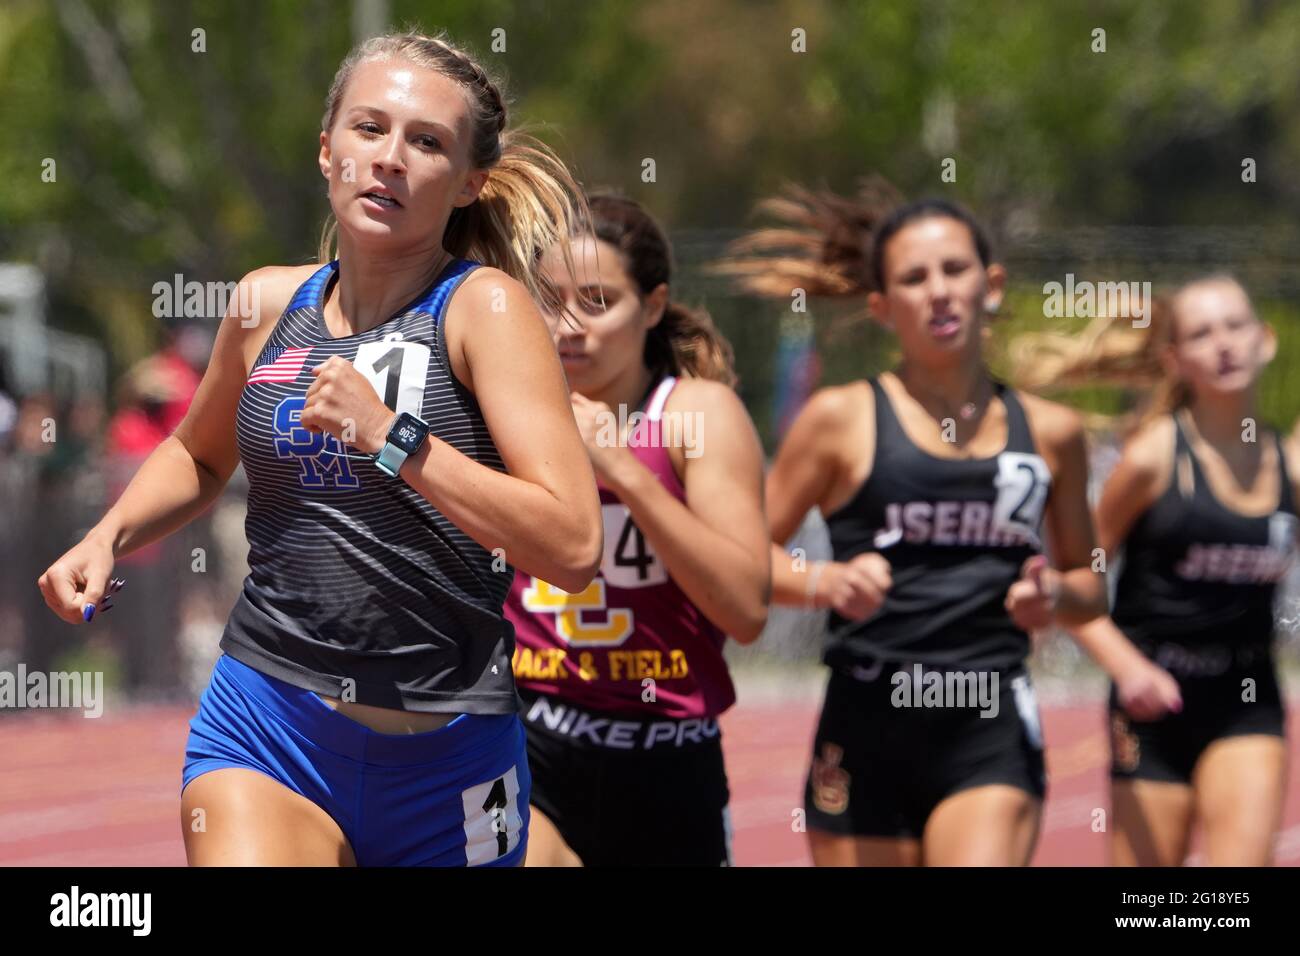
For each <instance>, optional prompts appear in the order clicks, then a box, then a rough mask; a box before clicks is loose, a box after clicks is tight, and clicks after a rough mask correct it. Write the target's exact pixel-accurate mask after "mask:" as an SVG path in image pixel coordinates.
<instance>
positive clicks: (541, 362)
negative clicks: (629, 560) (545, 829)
mask: <svg viewBox="0 0 1300 956" xmlns="http://www.w3.org/2000/svg"><path fill="white" fill-rule="evenodd" d="M505 125H506V115H505V106H504V103H503V102H502V99H501V95H500V93H499V91H498V90H497V88H496V86H495V85H494V84H493V82H492V81H491V78H490V77H488V76H487V75H486V74H485V73H484V71H483V70H482V68H481V67H479V66H478V65H477V64H476V63H475V62H474V60H473V59H472V58H471V57H470V56H469V55H467V54H465V53H464V52H462V51H460V50H457V49H456V48H455V47H452V46H451V45H449V44H448V43H447V42H446V41H445V40H443V39H442V38H440V37H426V36H422V35H419V34H391V35H387V36H378V37H373V38H371V39H369V40H367V41H365V42H364V43H363V44H361V45H360V46H359V47H358V48H357V49H356V50H354V51H353V53H352V54H351V55H349V56H348V58H347V59H345V60H344V62H343V65H342V66H341V67H340V69H339V72H338V75H337V76H336V78H335V82H334V84H333V86H332V88H331V90H330V93H329V96H328V98H327V109H326V114H325V117H324V120H323V124H322V132H321V139H320V156H319V169H320V172H321V174H322V175H323V176H324V177H325V179H326V180H327V181H328V183H329V187H328V193H329V198H330V205H331V210H332V212H333V215H334V218H335V221H336V228H335V230H334V232H333V233H332V234H331V235H332V239H331V240H330V241H327V242H326V243H325V248H324V249H323V250H322V255H321V259H322V263H323V264H322V265H320V266H306V267H268V268H265V269H259V270H257V271H256V272H253V273H251V274H250V275H248V276H247V277H245V280H244V283H245V289H244V292H242V293H241V294H240V295H239V296H236V297H234V299H233V300H232V301H233V304H232V307H231V309H230V310H229V311H228V313H227V315H226V316H225V318H224V320H223V322H222V325H221V328H220V330H219V332H218V334H217V339H216V343H215V345H214V348H213V355H212V359H211V361H210V363H209V366H208V369H207V372H206V374H205V376H204V378H203V381H202V383H201V385H200V386H199V389H198V392H197V394H196V395H195V398H194V401H193V404H192V406H191V408H190V410H189V413H188V415H187V416H186V418H185V420H184V421H183V422H182V423H181V424H180V426H179V427H178V428H177V429H176V432H175V434H174V435H172V436H171V437H169V438H168V439H166V440H165V441H164V442H163V444H162V445H161V446H160V447H159V448H158V449H157V450H156V451H155V452H154V454H153V455H152V456H151V457H150V458H149V459H148V460H147V461H146V462H145V463H144V465H143V466H142V467H141V469H140V470H139V472H138V473H137V474H136V476H135V477H134V479H133V480H132V482H131V484H130V486H129V487H128V488H127V489H126V491H125V492H124V493H123V495H122V497H121V498H120V499H119V500H118V502H117V503H116V504H115V505H114V506H113V508H112V509H111V510H110V511H109V513H108V514H107V515H106V516H105V518H104V519H103V521H101V522H100V524H99V525H98V526H97V527H96V528H95V529H94V530H92V531H91V533H90V534H88V535H87V536H86V538H85V539H84V540H83V541H82V542H81V543H80V544H78V545H77V546H76V547H74V548H73V549H72V550H71V551H69V552H68V553H67V554H66V555H64V556H63V557H62V558H61V559H60V560H59V561H58V562H56V563H55V564H54V565H53V566H51V568H50V569H49V570H48V571H47V572H46V574H45V575H43V576H42V578H41V581H40V585H41V588H42V590H43V591H44V592H45V596H46V600H47V602H48V603H49V604H50V606H51V607H52V608H53V609H54V610H55V611H56V613H58V614H59V615H60V616H61V617H63V618H64V619H65V620H69V621H78V620H81V615H82V608H83V605H85V615H86V619H87V620H90V619H91V618H92V617H93V611H94V603H95V602H96V601H97V600H99V598H100V595H102V594H103V593H104V590H105V585H106V584H107V582H108V579H109V574H110V573H111V572H112V568H113V562H114V560H115V558H116V557H117V556H118V555H121V554H127V553H130V552H131V551H133V550H135V549H137V548H140V547H142V546H144V545H146V544H148V543H149V542H150V541H153V540H156V539H157V538H159V537H161V536H162V535H164V534H166V533H169V532H170V531H173V530H175V529H177V528H179V527H181V526H182V525H184V524H185V523H186V522H187V521H189V520H190V519H191V518H193V517H194V516H195V515H198V514H200V513H201V512H202V511H203V510H204V509H206V508H207V507H208V506H209V505H210V504H211V503H212V501H213V500H214V499H215V498H216V496H217V495H218V494H220V492H221V490H222V488H223V487H224V485H225V484H226V482H227V481H228V480H229V478H230V475H231V473H232V472H233V471H234V470H235V468H236V467H237V465H239V464H240V463H241V462H242V464H243V465H244V468H245V470H246V471H247V473H248V478H249V488H250V501H249V509H248V523H247V530H248V538H249V545H250V550H249V557H248V563H249V575H248V578H247V580H246V581H245V582H244V587H243V590H242V592H241V594H240V597H239V600H238V602H237V603H236V605H235V608H234V610H233V611H232V612H231V616H230V621H229V623H228V624H227V627H226V630H225V634H224V635H223V638H222V641H221V648H222V650H223V651H225V654H224V655H223V656H222V657H221V658H220V659H219V660H218V662H217V665H216V667H215V669H214V671H213V674H212V680H211V681H210V683H209V685H208V687H207V689H206V690H205V691H204V693H203V697H202V699H201V700H200V702H199V708H198V712H197V713H196V714H195V716H194V718H193V719H192V720H191V722H190V735H189V739H188V742H187V745H186V754H185V764H184V768H183V771H182V776H181V790H182V796H181V807H182V819H183V820H184V822H185V824H186V825H185V827H184V831H183V832H184V836H185V844H186V854H187V857H188V859H189V861H190V862H191V863H192V864H195V865H209V864H225V865H232V864H245V865H247V864H262V865H346V864H360V865H387V866H392V865H422V866H423V865H434V866H444V865H446V866H480V865H485V866H518V865H521V864H522V863H523V860H524V856H525V854H526V852H527V846H528V839H527V834H528V803H529V782H530V781H529V774H528V765H527V760H526V758H525V750H524V731H523V726H522V722H521V721H520V719H519V716H518V714H517V697H516V694H515V688H514V679H513V676H512V674H511V668H510V661H511V656H512V652H513V650H514V639H513V638H514V632H513V629H512V628H511V626H510V624H509V622H508V621H506V620H505V619H504V617H503V614H502V604H503V601H504V599H505V596H506V592H507V590H508V589H509V586H510V580H511V575H512V571H513V569H514V568H519V569H520V570H521V571H524V572H526V573H528V574H534V575H537V576H539V577H542V578H544V579H545V580H547V581H551V582H554V583H555V584H556V586H557V587H561V588H565V589H568V590H570V591H581V590H582V589H583V588H584V587H586V586H587V584H588V583H589V582H590V580H591V578H592V575H593V574H594V573H595V571H596V567H597V565H598V563H599V559H600V554H601V550H602V530H601V523H600V503H599V497H598V495H597V493H596V486H595V482H594V480H593V474H592V470H591V466H590V464H589V462H588V459H587V455H586V451H585V447H584V444H583V441H582V436H581V435H580V434H579V432H578V429H577V427H576V423H575V421H574V417H573V411H572V408H571V405H570V402H569V398H568V391H567V389H566V388H565V382H564V377H563V371H562V369H561V367H560V362H559V359H558V357H557V356H556V354H555V348H554V345H553V343H552V341H551V336H550V331H549V329H548V328H547V324H546V322H545V320H544V319H543V318H542V316H541V314H540V312H539V309H538V307H537V302H538V301H539V300H540V301H542V302H548V300H551V301H550V304H551V305H552V306H553V305H554V302H553V299H554V289H553V287H551V286H550V284H549V283H548V282H547V281H546V280H545V277H544V276H542V275H541V272H540V270H539V267H538V264H537V261H536V256H535V255H534V252H535V250H533V249H532V248H531V247H530V246H529V243H530V242H540V243H543V244H549V243H550V242H554V241H558V240H560V239H561V238H567V237H568V236H569V235H570V234H572V232H573V231H574V229H576V228H577V224H578V223H579V222H581V221H585V218H586V217H585V214H584V212H583V206H584V201H583V199H582V196H581V193H580V191H579V189H578V186H577V183H575V182H574V181H573V178H572V177H571V176H570V175H569V174H568V173H567V172H566V171H565V170H564V167H563V164H561V163H560V162H559V160H558V159H557V158H556V157H555V156H554V154H553V153H551V152H550V151H549V150H547V148H546V147H545V146H543V145H542V144H540V143H538V142H536V141H534V140H529V139H526V140H525V141H523V142H517V141H515V140H512V139H511V138H510V137H509V136H506V135H504V133H505ZM512 135H515V134H513V133H512ZM503 157H504V159H505V161H504V162H503V161H502V160H503ZM543 194H544V197H545V198H544V199H543V198H541V196H542V195H543ZM480 202H481V203H485V204H490V205H491V209H492V213H491V215H488V214H487V213H484V212H482V211H481V209H479V208H475V206H476V204H478V203H480ZM543 209H545V212H544V213H543V212H542V210H543ZM333 239H336V240H337V257H336V256H335V255H334V253H333ZM244 303H251V314H247V313H241V312H240V311H239V310H240V306H241V304H244ZM520 409H527V414H526V415H520V413H519V411H520ZM381 452H382V454H381ZM200 813H201V814H202V816H203V819H204V820H206V826H204V827H198V826H191V825H190V824H191V823H192V821H193V820H195V819H197V818H198V816H197V815H198V814H200Z"/></svg>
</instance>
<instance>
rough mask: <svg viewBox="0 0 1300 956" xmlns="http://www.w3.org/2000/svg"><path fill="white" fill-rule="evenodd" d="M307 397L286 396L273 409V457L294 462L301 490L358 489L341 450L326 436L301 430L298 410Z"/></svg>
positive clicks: (328, 435) (341, 447) (300, 412)
mask: <svg viewBox="0 0 1300 956" xmlns="http://www.w3.org/2000/svg"><path fill="white" fill-rule="evenodd" d="M305 404H307V396H305V395H290V396H289V397H288V398H284V399H281V400H280V404H278V405H276V406H275V415H274V416H273V418H272V424H273V426H274V427H275V439H274V446H275V453H276V455H278V456H279V457H280V458H292V459H294V460H295V461H297V462H298V481H299V483H300V484H301V485H302V486H303V487H304V488H359V487H361V481H360V479H358V478H357V476H356V475H354V474H353V473H352V467H351V462H349V461H348V459H347V458H345V457H343V455H344V451H343V446H342V445H341V444H340V443H339V440H338V439H337V438H335V437H334V436H333V435H330V434H328V433H327V432H313V431H308V430H307V429H306V428H303V426H302V409H303V406H304V405H305Z"/></svg>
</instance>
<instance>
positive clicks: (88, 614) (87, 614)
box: [81, 604, 95, 624]
mask: <svg viewBox="0 0 1300 956" xmlns="http://www.w3.org/2000/svg"><path fill="white" fill-rule="evenodd" d="M94 616H95V605H93V604H87V605H86V606H85V607H83V608H82V609H81V617H82V619H83V620H85V622H86V623H87V624H89V623H90V619H91V618H92V617H94Z"/></svg>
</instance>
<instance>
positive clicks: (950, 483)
mask: <svg viewBox="0 0 1300 956" xmlns="http://www.w3.org/2000/svg"><path fill="white" fill-rule="evenodd" d="M798 200H799V201H801V202H804V203H805V204H806V206H807V208H806V209H805V210H804V211H803V212H802V213H801V214H800V215H799V216H798V221H799V222H801V223H807V222H816V223H819V224H820V225H819V226H818V231H819V232H820V233H821V234H822V236H823V240H824V246H823V248H821V249H820V250H816V251H817V252H820V255H817V256H814V257H813V258H814V259H815V261H812V262H804V261H802V260H800V261H797V262H791V260H790V259H789V258H788V257H773V258H770V259H763V260H761V261H762V262H763V263H764V264H765V267H764V268H762V269H760V268H758V267H757V266H756V264H755V263H754V262H753V261H752V260H751V261H749V262H744V261H741V262H739V263H734V268H735V271H736V272H737V273H739V274H741V275H755V274H758V275H761V277H762V282H761V285H760V286H758V289H759V290H760V291H767V292H771V291H773V290H774V289H776V287H777V286H778V285H779V283H778V282H777V278H782V277H788V281H789V284H790V286H791V287H792V288H793V287H801V288H804V289H805V290H806V291H807V292H808V293H809V294H818V293H821V294H829V295H842V294H845V290H846V289H847V290H850V291H851V292H852V293H857V294H862V293H864V292H865V293H867V300H868V304H869V305H870V307H871V310H872V313H873V314H874V316H875V317H876V319H877V320H878V321H880V322H881V323H882V324H884V325H886V326H887V327H889V328H890V329H892V330H893V331H894V333H895V334H896V335H897V338H898V345H899V348H900V350H901V352H902V363H901V365H900V366H899V369H898V371H897V372H894V373H890V374H887V375H882V376H879V377H878V378H876V379H873V380H871V381H870V382H855V383H853V384H850V385H845V386H841V387H838V388H828V389H824V390H822V391H820V392H818V393H817V394H816V395H814V396H813V397H812V399H811V400H810V401H809V402H808V404H807V406H806V407H805V408H804V410H803V411H802V412H801V413H800V415H799V417H798V419H797V420H796V421H795V423H794V425H793V426H792V427H791V429H790V431H789V433H788V434H787V435H786V436H785V439H784V441H783V442H782V447H781V450H780V452H779V453H778V455H777V459H776V462H775V464H774V465H773V467H772V470H771V472H770V474H769V477H768V496H767V504H768V517H769V522H770V523H771V527H772V534H773V538H774V541H776V542H782V541H785V540H786V539H787V538H789V536H790V535H791V534H792V533H793V532H794V531H795V529H796V528H797V527H798V525H799V524H800V522H801V521H802V519H803V517H804V514H805V513H806V511H807V510H808V509H809V508H810V507H812V506H818V507H820V509H821V511H822V513H823V514H824V515H826V517H827V523H828V525H829V528H830V533H831V541H832V545H833V551H834V560H833V561H831V562H828V563H824V564H823V563H816V564H814V565H813V566H812V567H811V568H807V567H804V562H803V559H802V557H801V556H800V555H795V556H794V557H793V558H792V556H791V555H789V554H786V553H785V552H784V550H783V549H782V548H780V547H779V545H774V551H773V599H774V600H775V601H776V602H778V603H783V604H790V605H795V606H806V607H829V608H831V609H832V610H833V611H834V614H833V616H832V618H831V629H832V635H831V640H830V644H829V646H828V649H827V651H826V662H827V663H828V664H829V665H830V666H831V677H830V683H829V686H828V688H827V693H826V703H825V706H824V709H823V711H822V718H821V723H820V725H819V727H818V730H817V736H816V739H815V741H814V753H813V762H812V769H811V772H810V774H809V779H808V785H807V788H806V791H805V810H806V813H807V821H808V826H809V836H810V838H811V842H812V849H813V856H814V859H815V860H816V862H817V863H818V864H822V865H844V864H849V865H853V864H857V865H870V864H916V863H922V862H923V863H927V864H936V865H952V864H1003V865H1007V864H1024V863H1027V862H1028V860H1029V856H1030V854H1031V852H1032V849H1033V844H1034V839H1035V835H1036V830H1037V825H1038V815H1039V808H1040V806H1041V799H1042V795H1043V792H1044V780H1043V759H1042V739H1041V734H1040V732H1039V728H1038V713H1037V706H1036V704H1035V702H1034V699H1033V692H1032V690H1031V688H1030V685H1029V681H1028V676H1027V675H1026V674H1025V672H1024V658H1025V655H1026V654H1027V652H1028V649H1029V638H1028V633H1027V632H1028V631H1030V630H1033V629H1037V628H1041V627H1045V626H1047V625H1048V624H1050V623H1051V622H1052V621H1054V620H1066V621H1069V620H1086V619H1088V618H1090V617H1092V616H1094V615H1096V614H1097V613H1099V612H1100V611H1101V610H1103V608H1104V599H1105V595H1104V590H1103V588H1102V586H1101V581H1100V579H1099V576H1097V575H1095V574H1093V573H1092V572H1091V571H1090V570H1089V568H1088V560H1089V557H1090V553H1091V549H1092V529H1091V524H1090V521H1089V517H1088V509H1087V501H1086V498H1085V494H1084V491H1085V487H1086V480H1087V466H1086V455H1085V451H1084V443H1083V435H1082V426H1081V422H1080V420H1079V418H1078V416H1077V415H1075V414H1074V413H1073V412H1071V411H1069V410H1067V409H1065V408H1063V407H1062V406H1059V405H1055V404H1052V403H1050V402H1045V401H1042V400H1041V399H1036V398H1031V397H1028V396H1022V395H1020V394H1017V393H1015V392H1013V391H1012V390H1010V389H1008V388H1006V387H1004V386H1003V385H1001V383H998V382H996V381H994V380H993V379H992V378H991V377H990V376H989V375H988V374H987V372H986V371H985V369H984V366H983V361H982V357H981V330H982V326H983V323H984V315H985V312H986V311H991V310H994V309H996V307H997V304H998V301H999V300H1000V298H1001V294H1002V288H1003V284H1004V282H1005V273H1004V270H1003V269H1002V268H1001V267H1000V266H998V265H996V264H994V263H993V262H992V260H991V256H990V253H989V249H988V243H987V241H986V239H985V237H984V234H983V231H982V230H981V229H980V227H979V226H978V224H977V223H976V222H975V221H974V220H973V219H972V218H971V217H970V215H969V214H968V213H966V212H965V211H964V210H962V209H960V208H959V207H955V206H953V205H951V204H949V203H947V202H944V201H922V202H919V203H913V204H908V205H903V206H899V207H897V208H895V209H894V210H893V211H892V212H890V213H889V214H888V215H883V216H882V214H881V212H880V211H879V210H875V209H871V208H867V207H865V206H863V207H861V208H858V209H854V210H851V211H850V210H849V208H848V207H849V206H850V205H851V204H848V203H846V202H845V201H843V200H840V201H834V200H831V201H827V200H825V199H824V198H823V197H811V198H810V197H808V196H807V194H800V195H799V196H798ZM871 221H874V222H876V223H877V225H876V227H875V231H874V234H873V236H871V237H862V243H861V248H867V249H869V250H870V253H869V256H868V261H866V262H861V261H857V260H856V259H854V258H852V256H851V252H850V250H853V249H856V248H858V247H859V246H858V244H857V243H849V242H845V240H844V236H845V234H846V233H845V230H848V231H849V232H850V233H851V232H852V231H853V230H854V229H859V230H860V229H861V224H862V223H863V222H871ZM815 235H816V233H814V236H815ZM750 243H751V247H752V245H754V244H756V245H757V246H758V247H759V248H762V247H763V245H764V239H763V235H762V234H759V236H758V237H756V241H755V239H751V240H750ZM770 245H771V246H772V247H784V248H789V245H790V244H789V242H788V236H782V235H781V234H780V233H779V232H777V233H774V234H773V240H772V242H771V243H770ZM812 245H813V243H807V244H805V246H804V247H805V248H810V247H811V246H812ZM846 257H847V258H846ZM828 274H829V275H828ZM810 276H811V277H814V279H815V281H810ZM823 276H825V277H826V278H825V279H824V280H823V278H822V277H823ZM774 277H776V278H774ZM1049 531H1050V539H1051V546H1052V558H1053V564H1054V565H1055V566H1054V567H1051V566H1048V563H1047V560H1046V557H1045V556H1044V555H1043V554H1042V553H1041V551H1042V549H1043V546H1044V541H1045V539H1047V538H1048V537H1049V533H1048V532H1049Z"/></svg>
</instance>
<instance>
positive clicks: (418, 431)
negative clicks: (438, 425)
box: [388, 413, 429, 455]
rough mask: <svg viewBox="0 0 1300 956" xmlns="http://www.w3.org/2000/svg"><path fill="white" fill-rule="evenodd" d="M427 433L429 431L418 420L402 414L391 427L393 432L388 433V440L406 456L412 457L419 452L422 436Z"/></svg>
mask: <svg viewBox="0 0 1300 956" xmlns="http://www.w3.org/2000/svg"><path fill="white" fill-rule="evenodd" d="M428 433H429V430H428V429H427V428H426V427H425V426H424V425H423V424H422V423H421V422H420V420H419V419H417V418H416V417H415V416H413V415H410V414H407V413H403V414H402V416H401V417H400V418H399V419H398V420H397V422H396V423H395V424H394V425H393V430H392V431H391V432H389V433H388V440H389V441H391V442H392V443H393V444H394V445H396V446H397V447H398V448H400V449H402V451H404V452H406V453H407V454H408V455H413V454H415V452H416V451H418V450H419V448H420V443H421V442H423V441H424V436H425V435H427V434H428Z"/></svg>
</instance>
